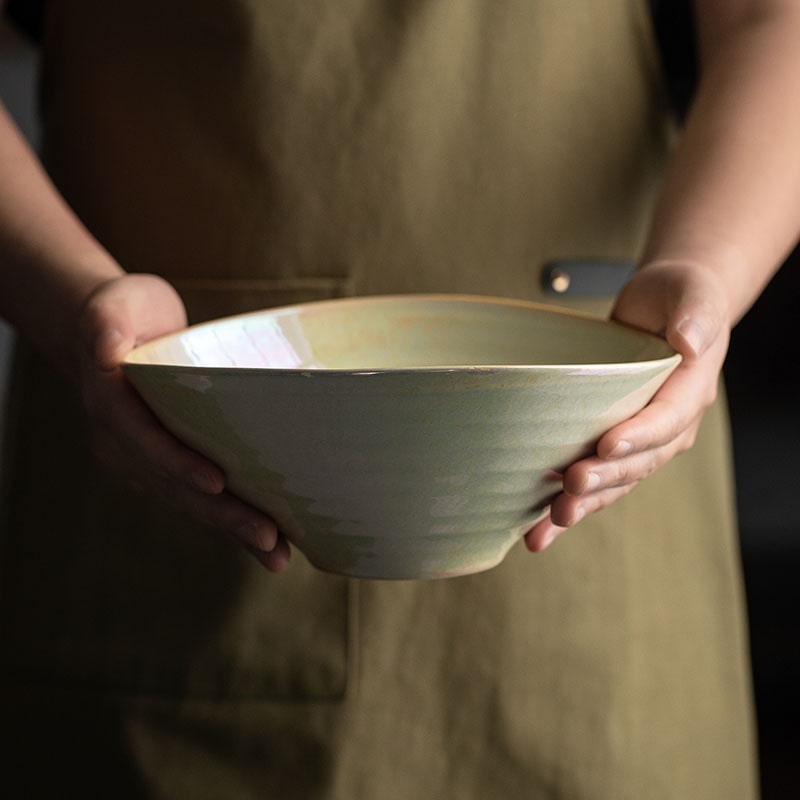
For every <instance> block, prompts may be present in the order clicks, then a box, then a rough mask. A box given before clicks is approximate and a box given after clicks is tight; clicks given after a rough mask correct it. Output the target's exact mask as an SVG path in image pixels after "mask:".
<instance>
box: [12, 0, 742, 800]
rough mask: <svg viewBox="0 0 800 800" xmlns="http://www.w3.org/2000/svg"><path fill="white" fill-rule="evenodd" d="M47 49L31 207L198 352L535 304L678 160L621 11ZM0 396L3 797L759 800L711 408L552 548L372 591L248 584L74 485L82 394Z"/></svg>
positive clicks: (47, 376) (70, 36)
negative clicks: (199, 336)
mask: <svg viewBox="0 0 800 800" xmlns="http://www.w3.org/2000/svg"><path fill="white" fill-rule="evenodd" d="M44 54H45V57H44V68H43V70H44V71H43V82H42V109H43V129H44V144H43V154H44V159H45V163H46V165H47V167H48V169H49V171H50V174H51V175H52V176H53V179H54V180H55V182H56V183H57V185H58V186H59V188H60V189H61V191H62V192H63V193H64V194H65V196H66V197H67V199H68V200H69V202H70V203H71V204H72V206H73V207H74V208H75V209H76V211H77V212H78V214H79V215H80V216H81V217H82V219H83V220H84V221H85V222H86V224H87V225H88V227H89V228H90V229H91V230H92V231H93V232H94V234H95V235H96V236H97V237H98V238H99V240H100V241H101V242H102V243H103V244H104V245H105V246H106V247H107V248H108V249H109V250H110V251H111V252H112V253H113V254H114V255H115V256H116V258H117V259H118V260H119V261H120V263H121V264H122V265H123V266H124V267H125V268H126V269H128V270H131V271H139V272H155V273H158V274H161V275H163V276H165V277H167V278H168V279H169V280H170V281H172V282H173V284H174V285H175V286H176V287H177V288H178V289H179V291H180V292H181V293H182V295H183V297H184V299H185V301H186V304H187V308H188V311H189V315H190V319H191V320H192V321H199V320H201V319H207V318H211V317H215V316H221V315H227V314H232V313H237V312H242V311H247V310H251V309H254V308H262V307H266V306H271V305H279V304H286V303H292V302H297V301H308V300H314V299H322V298H332V297H339V296H346V295H354V294H372V293H393V292H467V293H478V294H489V295H501V296H512V297H521V298H531V299H540V300H541V299H543V297H544V295H543V294H542V287H541V274H542V268H543V266H544V265H545V264H547V263H548V262H550V261H552V260H553V259H559V258H565V257H566V258H571V257H579V258H585V257H588V258H591V259H619V258H624V259H635V257H636V254H637V252H638V251H639V248H640V246H641V244H642V239H643V235H644V232H645V230H646V224H647V219H648V216H649V213H650V210H651V208H652V203H653V198H654V193H655V191H656V188H657V183H658V178H659V175H660V173H661V170H662V169H663V166H664V163H665V160H666V159H667V157H668V154H669V148H670V144H671V141H672V139H673V135H674V131H673V128H672V125H671V123H670V120H669V115H668V113H667V109H666V93H665V91H664V84H663V81H662V77H661V75H660V72H659V67H658V62H657V59H656V54H655V47H654V44H653V39H652V31H651V30H650V28H649V19H648V17H647V13H646V4H645V3H644V2H639V1H638V0H608V1H607V2H604V3H590V2H564V1H563V0H537V1H536V2H532V1H531V0H508V2H503V3H496V2H491V0H463V2H459V1H458V0H413V1H411V0H409V2H396V0H369V1H367V0H341V2H337V3H330V2H324V0H308V1H307V2H302V3H297V2H294V0H270V1H269V2H264V1H263V0H226V1H225V2H222V1H220V2H210V0H209V1H208V2H200V3H198V2H190V1H189V0H170V2H159V3H156V2H152V1H151V0H118V2H114V3H107V2H103V0H56V1H55V2H53V3H51V9H50V13H49V16H48V19H47V21H46V27H45V38H44ZM547 299H552V298H547ZM611 300H612V298H611V297H605V298H601V299H600V300H593V301H587V302H583V301H575V302H573V301H571V300H569V298H568V297H567V301H568V302H570V303H572V304H573V305H577V306H579V307H582V308H584V309H586V308H590V307H591V308H593V309H594V310H596V311H597V312H598V313H603V311H604V310H607V308H608V306H609V304H610V302H611ZM559 302H560V301H559ZM13 381H14V383H13V386H14V391H13V395H12V401H11V408H10V411H9V420H10V422H9V426H8V430H9V439H10V440H11V441H9V442H8V447H7V450H8V458H7V461H8V463H7V466H6V469H5V475H6V481H5V487H4V504H3V540H2V551H0V558H1V559H2V560H0V570H1V571H0V637H1V638H0V642H2V646H1V647H0V662H1V664H0V669H1V670H2V678H3V680H2V682H0V685H1V686H2V689H0V692H2V708H3V717H4V720H5V725H6V726H7V727H8V729H9V731H10V732H11V733H12V734H13V735H12V736H10V737H9V736H7V737H5V738H6V741H10V742H12V744H10V745H9V746H8V747H7V748H6V756H7V760H8V765H7V766H6V767H4V773H5V775H6V779H7V780H11V779H12V776H17V775H24V776H25V780H26V785H28V786H29V787H31V792H33V794H34V795H35V793H36V791H40V792H41V793H42V795H44V793H45V792H48V791H50V792H56V791H59V792H61V793H63V791H64V789H65V787H67V788H74V789H76V790H77V789H80V790H82V792H83V793H86V792H89V793H90V794H91V791H92V789H93V788H94V789H97V790H98V791H99V790H101V789H102V791H104V792H105V793H108V794H113V795H114V796H115V797H157V798H162V797H163V798H174V797H190V798H193V799H194V798H199V799H202V798H217V797H226V798H270V797H280V798H303V800H309V799H310V798H320V800H331V799H335V800H361V799H365V798H368V799H372V798H378V799H379V800H394V798H397V799H398V800H399V799H400V798H402V799H403V800H407V798H409V797H419V798H457V800H471V799H472V798H476V799H477V798H482V799H483V798H487V797H491V798H492V799H493V800H503V799H504V798H509V799H510V798H514V800H518V798H569V800H584V798H586V799H591V800H600V799H603V798H609V799H611V798H613V800H622V799H624V798H631V799H632V800H633V799H634V798H636V799H639V798H644V797H646V798H681V799H683V798H698V799H703V800H705V799H713V798H719V799H720V800H723V799H724V800H748V799H749V798H752V797H754V795H755V788H754V787H755V783H756V781H755V769H754V760H753V735H752V713H751V696H750V684H749V674H748V667H747V641H746V632H745V627H744V616H743V605H742V596H741V581H740V574H739V563H738V551H737V539H736V531H735V520H734V512H733V502H732V492H731V469H730V448H729V441H728V430H727V422H726V417H725V413H724V408H723V407H722V404H721V403H719V404H718V405H717V406H716V407H715V408H714V409H712V411H711V412H710V413H709V414H708V416H707V419H706V421H705V423H704V426H703V429H702V431H701V434H700V437H699V440H698V442H697V445H696V446H695V448H694V449H693V450H692V451H691V452H690V453H688V454H685V455H684V456H681V457H680V458H679V459H677V460H676V461H674V462H673V463H671V464H670V465H668V466H667V467H666V468H665V469H663V470H662V471H660V472H659V473H658V474H657V475H655V476H653V477H652V478H650V479H649V480H647V481H646V482H644V483H643V484H642V485H641V486H640V487H638V488H637V489H636V491H634V492H633V493H632V494H631V495H629V496H628V497H626V498H625V499H624V500H622V501H620V502H618V503H617V504H615V505H614V506H613V507H612V508H610V509H607V510H606V511H604V512H602V513H599V514H596V515H594V516H592V517H590V518H589V519H587V520H585V521H584V522H582V523H581V524H580V525H578V526H576V527H575V529H574V530H572V531H570V532H569V534H568V535H565V536H564V537H562V538H561V539H559V541H558V542H557V543H556V544H555V545H554V546H553V547H552V548H551V549H550V550H548V551H546V552H545V553H543V554H539V555H535V556H534V555H532V554H529V553H528V552H526V551H525V549H524V548H523V547H522V546H521V545H518V546H517V547H515V548H514V549H513V550H512V552H511V553H510V554H509V556H508V557H507V559H506V561H505V562H504V563H503V564H501V565H500V566H499V567H497V568H495V569H493V570H490V571H489V572H486V573H482V574H479V575H473V576H469V577H463V578H454V579H449V580H441V581H417V582H414V581H401V582H378V581H359V580H353V579H346V578H342V577H336V576H332V575H326V574H323V573H320V572H318V571H315V570H314V569H312V568H311V567H310V566H309V565H308V564H307V563H306V562H305V560H304V558H303V557H302V556H301V555H300V554H299V553H295V557H294V559H293V562H292V565H291V567H290V569H289V571H288V572H287V573H286V574H284V575H281V576H273V575H270V574H267V573H266V572H265V571H264V570H263V569H262V568H261V567H259V566H258V565H257V564H256V563H255V561H254V560H253V559H251V558H250V557H249V556H247V555H246V554H245V553H243V552H241V551H240V550H239V549H238V547H236V546H235V545H232V544H231V543H230V542H229V541H227V540H224V538H223V537H220V536H219V535H218V534H215V533H213V532H211V531H208V530H206V529H204V528H203V527H202V526H200V525H198V524H196V523H194V522H192V521H190V520H187V519H186V518H185V517H184V516H182V515H181V514H180V513H179V512H177V511H175V510H172V509H170V508H168V507H166V506H164V505H162V504H160V503H159V502H157V501H154V500H151V499H149V498H146V497H143V496H140V495H138V494H136V493H135V492H134V491H133V490H131V489H129V488H128V487H126V486H123V485H121V484H120V483H117V482H116V481H115V480H114V478H113V476H110V475H108V474H106V473H105V471H104V470H102V469H100V468H98V467H97V466H96V465H95V464H94V463H93V461H92V459H91V458H90V456H89V454H88V453H87V450H86V446H85V441H84V433H85V430H84V429H85V426H84V424H83V422H82V417H81V411H80V406H79V402H78V400H77V398H75V397H74V396H73V393H72V392H71V391H70V389H69V388H68V387H67V385H66V384H65V383H64V382H63V380H62V379H61V378H60V377H59V376H58V375H56V374H55V373H54V372H53V371H52V370H50V369H49V368H48V367H47V366H46V365H45V364H43V363H41V361H40V360H39V359H38V357H37V356H36V355H35V354H34V353H31V352H29V351H28V350H27V349H26V348H25V347H24V345H23V346H22V347H21V348H20V351H19V353H18V357H17V360H16V366H15V374H14V379H13ZM43 754H44V756H45V757H44V759H43Z"/></svg>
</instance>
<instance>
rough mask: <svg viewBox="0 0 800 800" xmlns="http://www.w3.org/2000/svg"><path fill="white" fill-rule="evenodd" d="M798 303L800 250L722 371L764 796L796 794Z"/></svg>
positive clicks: (799, 786) (799, 711)
mask: <svg viewBox="0 0 800 800" xmlns="http://www.w3.org/2000/svg"><path fill="white" fill-rule="evenodd" d="M798 220H799V221H800V209H798ZM798 299H800V252H795V253H794V254H793V255H792V256H791V257H790V258H789V260H788V261H787V263H786V264H785V265H784V267H783V269H782V270H781V271H780V272H779V273H778V274H777V275H776V276H775V278H774V279H773V281H772V282H771V284H770V285H769V286H768V287H767V288H766V290H765V291H764V293H763V295H762V296H761V298H760V299H759V301H758V302H757V303H756V304H755V306H754V307H753V308H752V309H751V311H750V313H749V314H748V315H747V316H746V317H745V318H744V319H743V320H742V321H741V322H740V323H739V325H738V326H737V327H736V328H735V329H734V331H733V337H732V341H731V348H730V352H729V355H728V360H727V363H726V368H725V373H726V378H727V384H728V402H729V404H730V408H731V421H732V424H733V443H734V452H735V459H736V461H735V464H736V479H737V484H738V497H739V501H738V502H739V521H740V528H741V541H742V555H743V564H744V572H745V581H746V587H747V597H748V608H749V614H750V638H751V649H752V655H753V677H754V683H755V690H756V707H757V712H758V720H759V730H760V749H761V762H762V763H761V771H762V786H763V791H764V797H763V800H794V798H798V797H800V727H798V722H797V720H798V716H799V715H800V683H799V682H798V679H799V678H800V645H799V644H798V636H797V631H798V626H797V617H796V615H797V613H798V610H800V485H798V478H800V469H799V468H798V466H797V462H796V461H795V460H794V456H795V452H796V450H797V448H798V445H800V408H799V407H798V395H797V374H796V371H797V368H798V365H799V364H800V332H798V328H797V322H798V317H800V311H799V310H798V305H797V304H798Z"/></svg>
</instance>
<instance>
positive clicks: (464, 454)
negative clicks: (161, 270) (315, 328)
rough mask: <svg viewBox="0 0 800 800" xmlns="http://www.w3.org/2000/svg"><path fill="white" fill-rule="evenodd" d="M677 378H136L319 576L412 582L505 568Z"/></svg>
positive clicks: (653, 372) (179, 372) (500, 373)
mask: <svg viewBox="0 0 800 800" xmlns="http://www.w3.org/2000/svg"><path fill="white" fill-rule="evenodd" d="M669 370H670V368H669V367H665V365H664V364H651V365H639V366H637V367H636V368H635V369H627V370H622V371H619V370H617V371H609V370H608V369H600V368H598V369H593V370H586V369H583V370H576V371H574V372H569V371H564V370H561V371H559V370H556V371H547V370H536V369H531V370H496V371H493V370H485V369H482V370H454V371H445V370H443V371H420V372H413V371H409V372H399V373H391V372H390V373H381V372H378V373H374V374H337V373H316V372H307V373H280V372H275V373H268V372H259V371H247V370H238V371H226V370H212V371H207V372H203V371H201V370H189V369H181V368H172V367H167V366H163V367H154V366H146V367H139V366H137V365H130V366H129V367H128V368H127V371H128V374H129V377H130V378H131V380H132V381H133V383H134V385H135V386H136V388H137V389H138V390H139V392H140V393H141V395H142V396H143V398H144V399H145V401H146V402H147V403H148V405H150V407H151V408H152V409H153V410H154V411H155V412H156V414H157V415H158V416H159V418H160V419H161V421H162V422H163V423H164V425H165V426H166V427H167V428H168V429H169V430H171V431H172V432H173V433H174V434H175V435H176V436H178V438H180V439H182V440H183V441H185V442H186V443H188V444H189V445H191V446H192V447H194V448H195V449H197V450H198V451H199V452H201V453H203V454H205V455H207V456H208V457H210V458H211V459H212V460H214V461H215V462H216V463H218V464H219V465H220V466H221V467H222V468H223V469H224V470H225V473H226V475H227V480H228V486H229V488H230V490H231V491H233V492H234V493H235V494H237V495H239V496H240V497H242V498H243V499H244V500H246V501H248V502H249V503H251V504H252V505H254V506H256V507H258V508H260V509H262V510H263V511H265V512H266V513H268V514H269V515H271V516H272V517H273V518H274V519H275V521H276V522H277V523H278V525H279V527H280V529H281V530H282V531H283V532H284V533H285V535H286V536H287V537H288V538H289V539H290V541H291V542H292V543H293V544H294V545H295V546H296V547H298V548H299V549H300V550H301V551H302V552H303V553H304V554H305V555H306V557H307V558H308V559H309V560H310V561H311V562H312V563H314V564H315V565H316V566H318V567H320V568H321V569H325V570H328V571H331V572H337V573H341V574H346V575H352V576H357V577H369V578H398V579H410V578H431V577H444V576H449V575H459V574H466V573H469V572H477V571H480V570H483V569H488V568H489V567H492V566H494V565H496V564H497V563H499V562H500V561H501V560H502V559H503V557H504V556H505V554H506V553H507V552H508V550H509V549H510V548H511V546H512V545H513V544H514V543H515V542H516V541H517V540H518V539H519V538H520V537H521V536H522V535H523V534H524V532H525V531H526V530H528V529H529V527H530V526H531V525H532V524H533V523H534V522H535V521H536V519H537V518H538V517H540V516H541V515H542V513H544V511H545V510H546V507H547V505H548V503H549V501H550V500H551V499H552V497H553V496H554V494H555V493H557V492H558V491H559V488H560V476H559V474H558V473H559V471H560V470H562V469H563V468H564V467H566V466H567V465H569V464H570V463H572V462H573V461H574V460H576V459H577V458H579V457H580V456H582V455H585V454H588V453H589V452H591V450H592V448H593V446H594V443H595V442H596V440H597V438H598V437H599V436H600V435H601V434H602V433H604V432H605V431H606V430H608V429H609V428H610V427H612V426H613V425H615V424H617V423H619V422H621V421H622V420H624V419H627V418H628V417H630V416H631V415H633V414H634V413H635V412H636V411H638V410H639V409H641V408H642V407H643V406H644V405H645V404H646V403H647V402H648V400H649V399H650V398H651V397H652V395H653V394H654V393H655V391H656V390H657V388H658V387H659V386H660V385H661V383H662V382H663V381H664V380H665V379H666V377H667V374H668V372H669Z"/></svg>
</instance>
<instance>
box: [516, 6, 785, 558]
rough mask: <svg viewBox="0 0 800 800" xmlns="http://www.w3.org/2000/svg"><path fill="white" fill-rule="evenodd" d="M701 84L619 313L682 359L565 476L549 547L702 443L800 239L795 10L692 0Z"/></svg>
mask: <svg viewBox="0 0 800 800" xmlns="http://www.w3.org/2000/svg"><path fill="white" fill-rule="evenodd" d="M695 6H696V15H697V25H698V35H699V40H700V50H701V62H702V80H701V84H700V87H699V92H698V96H697V98H696V101H695V103H694V106H693V109H692V113H691V114H690V117H689V120H688V122H687V125H686V129H685V132H684V134H683V136H682V139H681V142H680V144H679V146H678V148H677V151H676V153H675V157H674V159H673V162H672V164H671V166H670V169H669V170H668V172H667V175H666V179H665V183H664V186H663V190H662V192H661V195H660V201H659V203H658V205H657V209H656V212H655V215H654V219H653V223H652V229H651V233H650V236H649V240H648V243H647V247H646V250H645V254H644V258H643V260H642V264H641V266H640V268H639V270H638V271H637V273H636V274H635V275H634V277H633V278H632V279H631V281H630V282H629V283H628V285H627V286H626V287H625V288H624V289H623V291H622V293H621V295H620V297H619V299H618V302H617V304H616V307H615V309H614V312H613V313H614V316H615V317H616V318H617V319H619V320H621V321H623V322H627V323H630V324H632V325H636V326H638V327H641V328H645V329H648V330H651V331H653V332H654V333H658V334H661V335H664V336H666V338H667V340H668V341H669V342H670V343H671V344H672V345H673V346H674V347H675V348H676V349H677V350H679V351H680V352H681V353H682V354H683V356H684V361H683V363H682V365H681V367H680V368H679V369H678V370H677V371H676V372H675V373H674V374H673V376H672V377H671V378H670V379H669V380H668V381H667V383H666V384H665V385H664V387H663V388H662V389H661V390H660V391H659V393H658V394H657V395H656V397H655V398H654V400H653V402H652V403H651V404H650V405H649V406H648V407H647V408H646V409H645V410H644V411H643V412H641V413H640V414H638V415H637V416H635V417H634V418H633V419H631V420H629V421H627V422H625V423H623V424H622V425H619V426H618V427H616V428H614V429H613V430H611V431H609V432H608V433H607V434H606V435H605V436H604V437H603V438H602V439H601V440H600V441H599V442H598V445H597V452H596V455H595V456H593V457H590V458H587V459H585V460H583V461H580V462H578V463H577V464H573V465H572V466H571V467H570V468H569V469H567V470H566V472H565V474H564V492H563V493H562V494H561V495H559V496H558V497H557V498H556V499H555V500H554V502H553V505H552V508H551V513H550V516H549V518H546V519H544V520H543V521H542V522H540V523H538V524H537V525H536V526H535V527H534V528H533V530H531V531H530V532H529V533H528V535H527V537H526V541H527V544H528V546H529V548H530V549H532V550H541V549H542V548H544V547H546V546H547V545H549V544H550V542H552V540H553V539H554V538H555V537H556V536H557V535H559V534H560V533H561V532H562V531H563V529H564V528H565V527H568V526H570V525H573V524H575V523H576V522H578V521H579V520H580V519H581V518H583V517H584V516H586V515H587V514H591V513H592V512H594V511H597V510H599V509H601V508H604V507H606V506H608V505H610V504H611V503H613V502H614V501H616V500H617V499H619V498H620V497H622V496H623V495H625V494H627V493H628V492H629V491H631V489H633V488H634V486H636V484H637V483H638V482H639V481H640V480H642V479H643V478H645V477H647V476H648V475H650V474H652V473H653V472H655V471H656V470H657V469H659V468H660V467H661V466H663V465H664V464H666V463H667V462H668V461H670V460H671V459H672V458H674V457H675V456H676V455H678V454H680V453H682V452H684V451H685V450H687V449H688V448H689V447H691V446H692V444H693V443H694V440H695V437H696V434H697V430H698V427H699V425H700V421H701V419H702V417H703V414H704V412H705V410H706V409H707V408H708V406H709V405H710V404H711V403H712V402H713V400H714V398H715V396H716V391H717V386H718V382H719V376H720V372H721V370H722V364H723V362H724V359H725V354H726V352H727V347H728V341H729V335H730V329H731V327H732V326H733V325H734V324H735V323H736V322H737V321H738V320H739V319H740V318H741V316H742V315H743V314H744V313H746V311H747V310H748V309H749V308H750V306H751V305H752V303H753V302H754V301H755V299H756V298H757V297H758V296H759V294H760V292H761V291H762V289H763V287H764V285H765V284H766V283H767V282H768V281H769V279H770V277H771V276H772V275H773V274H774V272H775V270H777V269H778V268H779V266H780V264H781V263H782V261H783V260H784V259H785V257H786V256H787V255H788V253H789V252H790V250H791V249H792V247H793V245H794V244H795V243H796V242H797V239H798V235H799V234H800V46H798V43H800V3H798V2H796V0H696V2H695Z"/></svg>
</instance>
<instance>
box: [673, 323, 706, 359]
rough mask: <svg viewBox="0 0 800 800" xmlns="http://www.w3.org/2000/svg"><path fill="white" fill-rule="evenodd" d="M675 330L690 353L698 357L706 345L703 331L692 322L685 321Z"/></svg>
mask: <svg viewBox="0 0 800 800" xmlns="http://www.w3.org/2000/svg"><path fill="white" fill-rule="evenodd" d="M677 330H678V333H679V334H680V335H681V336H682V337H683V340H684V341H685V342H686V344H688V345H689V347H690V348H691V349H692V352H693V353H694V354H695V355H699V354H700V353H701V352H702V350H703V347H704V346H705V343H706V342H705V339H706V337H705V333H704V331H703V329H702V328H701V327H700V326H699V325H698V324H697V323H696V322H695V321H694V320H691V319H685V320H683V321H682V322H681V323H680V325H678V328H677Z"/></svg>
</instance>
